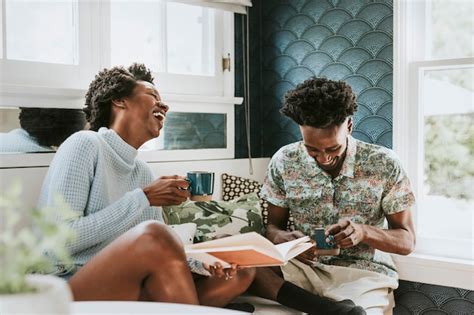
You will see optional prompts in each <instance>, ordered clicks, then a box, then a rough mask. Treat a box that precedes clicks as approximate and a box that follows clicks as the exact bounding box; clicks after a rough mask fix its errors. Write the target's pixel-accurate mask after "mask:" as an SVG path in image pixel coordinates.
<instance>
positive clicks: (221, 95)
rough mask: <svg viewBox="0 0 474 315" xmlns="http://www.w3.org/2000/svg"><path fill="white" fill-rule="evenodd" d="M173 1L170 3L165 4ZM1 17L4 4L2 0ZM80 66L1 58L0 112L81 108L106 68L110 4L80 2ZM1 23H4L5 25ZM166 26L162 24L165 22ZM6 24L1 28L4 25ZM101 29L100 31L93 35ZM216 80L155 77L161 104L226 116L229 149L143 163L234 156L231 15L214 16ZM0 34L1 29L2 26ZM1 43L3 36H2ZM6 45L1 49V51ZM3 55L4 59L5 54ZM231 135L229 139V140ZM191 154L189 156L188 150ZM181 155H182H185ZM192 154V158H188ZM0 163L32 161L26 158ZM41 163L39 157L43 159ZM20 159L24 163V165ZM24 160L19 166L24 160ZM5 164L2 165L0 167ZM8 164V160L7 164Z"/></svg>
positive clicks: (169, 154) (168, 154) (161, 155)
mask: <svg viewBox="0 0 474 315" xmlns="http://www.w3.org/2000/svg"><path fill="white" fill-rule="evenodd" d="M167 1H171V0H167ZM0 5H1V8H2V10H1V11H2V14H3V15H4V14H5V10H4V6H5V1H3V0H0ZM78 11H79V25H80V26H79V27H80V29H79V41H80V45H79V46H80V52H79V65H57V64H48V63H40V62H28V61H17V60H7V59H0V72H1V77H2V81H1V82H0V108H2V107H20V106H22V107H46V108H82V107H83V106H84V95H85V93H86V90H87V87H88V85H89V82H90V80H91V79H92V78H93V77H94V75H95V74H96V73H97V72H98V71H99V69H101V68H104V67H109V66H110V53H109V52H110V22H109V21H110V5H109V2H108V1H79V2H78ZM4 21H5V19H2V24H4V23H5V22H4ZM164 25H166V24H164ZM3 26H4V25H3ZM97 30H99V31H97ZM215 30H216V40H215V42H216V43H218V44H217V45H216V58H215V59H216V60H215V62H216V64H215V73H216V74H217V75H216V76H215V77H204V76H196V75H194V76H193V75H177V74H170V73H154V76H155V77H156V78H157V81H159V84H160V86H159V90H160V93H161V95H162V98H163V100H165V101H167V102H169V104H170V105H171V106H172V108H171V110H173V111H178V112H186V111H189V112H209V113H226V114H227V130H226V134H227V148H226V149H201V150H184V151H185V152H180V151H178V150H160V151H156V152H157V153H158V154H150V152H147V153H146V154H140V156H141V157H143V158H145V160H147V161H169V160H176V161H178V160H191V159H193V160H197V159H216V158H234V127H235V122H234V105H236V104H237V105H239V104H241V103H242V101H243V99H242V98H238V97H234V14H233V13H232V12H228V11H218V12H216V26H215ZM2 31H3V34H4V33H5V28H4V27H2ZM3 42H5V38H4V37H3ZM5 50H6V47H3V51H5ZM228 55H230V58H231V66H230V70H225V71H224V70H222V58H221V57H224V56H228ZM4 56H5V55H4ZM229 137H232V138H229ZM191 151H192V152H191ZM183 153H185V154H183ZM190 153H192V154H190ZM22 156H23V155H18V157H19V159H14V158H12V159H9V158H6V159H3V161H11V162H15V163H17V164H16V165H17V166H20V165H22V163H23V164H25V165H28V164H29V163H30V159H29V158H27V159H26V158H25V159H23V158H22ZM41 159H43V158H41ZM23 160H24V161H23ZM22 161H23V162H22ZM2 164H3V163H2ZM7 164H8V165H9V166H12V165H11V164H10V162H8V163H7Z"/></svg>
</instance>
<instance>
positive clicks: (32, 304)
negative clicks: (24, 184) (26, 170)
mask: <svg viewBox="0 0 474 315" xmlns="http://www.w3.org/2000/svg"><path fill="white" fill-rule="evenodd" d="M20 196H21V186H20V184H19V183H13V184H12V185H11V186H10V188H9V189H7V190H6V191H4V192H2V193H1V194H0V314H35V313H43V314H67V313H69V305H70V302H71V301H72V294H71V291H70V288H69V286H68V285H67V282H66V281H64V280H63V279H61V278H59V277H55V276H52V275H47V273H51V271H52V270H54V269H53V268H54V262H55V261H56V262H58V261H59V262H61V263H62V264H70V262H71V260H70V257H69V255H68V252H67V250H66V243H67V242H70V241H71V240H72V239H73V237H74V235H73V234H74V233H73V232H72V230H71V229H70V228H69V227H68V226H67V225H66V224H61V223H58V222H61V221H65V220H67V219H70V218H72V217H73V216H74V213H73V211H72V210H70V208H69V206H68V205H67V204H66V203H65V202H64V201H63V200H62V198H60V197H58V198H56V200H55V206H54V207H48V208H43V209H33V210H28V209H25V208H24V207H22V206H21V197H20Z"/></svg>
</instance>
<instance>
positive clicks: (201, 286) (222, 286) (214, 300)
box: [195, 268, 256, 307]
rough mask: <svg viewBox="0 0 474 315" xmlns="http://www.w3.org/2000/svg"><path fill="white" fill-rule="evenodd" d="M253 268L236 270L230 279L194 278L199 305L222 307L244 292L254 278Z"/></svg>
mask: <svg viewBox="0 0 474 315" xmlns="http://www.w3.org/2000/svg"><path fill="white" fill-rule="evenodd" d="M255 272H256V271H255V269H254V268H247V269H242V270H238V271H237V273H236V274H235V276H233V277H232V279H228V280H225V279H224V278H218V277H202V278H199V279H196V281H195V282H196V289H197V292H198V296H199V302H200V303H201V305H207V306H214V307H223V306H226V305H227V304H229V302H231V301H232V300H233V299H235V298H236V297H238V296H239V295H241V294H242V293H244V292H245V291H246V290H247V288H248V287H249V286H250V284H251V283H252V281H253V279H254V278H255Z"/></svg>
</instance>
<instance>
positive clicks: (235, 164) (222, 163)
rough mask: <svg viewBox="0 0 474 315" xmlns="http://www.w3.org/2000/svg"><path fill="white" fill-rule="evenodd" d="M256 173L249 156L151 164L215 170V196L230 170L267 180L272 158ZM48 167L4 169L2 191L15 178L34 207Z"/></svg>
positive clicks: (260, 162)
mask: <svg viewBox="0 0 474 315" xmlns="http://www.w3.org/2000/svg"><path fill="white" fill-rule="evenodd" d="M252 161H253V169H254V172H253V174H252V175H251V174H250V172H249V162H248V160H247V159H229V160H206V161H184V162H155V163H149V165H150V167H151V169H152V170H153V172H154V173H155V175H156V176H157V177H158V176H163V175H183V176H185V175H186V172H187V171H198V170H200V171H212V172H215V173H216V182H215V190H214V195H213V198H214V199H221V175H222V173H228V174H232V175H238V176H242V177H246V178H251V179H254V180H257V181H260V182H263V179H264V177H265V172H266V168H267V165H268V162H269V161H270V159H269V158H259V159H253V160H252ZM47 171H48V168H47V167H45V166H42V167H26V168H0V191H2V192H3V191H5V189H6V188H7V187H8V186H9V185H10V183H11V182H12V181H14V180H19V181H20V182H21V183H22V187H23V193H22V200H23V204H24V205H25V207H28V208H31V207H34V206H35V205H36V202H37V200H38V196H39V193H40V189H41V184H42V182H43V178H44V176H45V175H46V172H47Z"/></svg>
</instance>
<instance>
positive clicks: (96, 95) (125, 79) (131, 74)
mask: <svg viewBox="0 0 474 315" xmlns="http://www.w3.org/2000/svg"><path fill="white" fill-rule="evenodd" d="M153 80H154V78H153V76H152V74H151V71H150V69H148V68H147V67H146V66H145V65H144V64H138V63H134V64H132V65H131V66H130V67H128V69H125V68H124V67H119V66H117V67H113V68H110V69H104V70H102V71H101V72H99V73H98V74H97V75H96V76H95V78H94V80H93V81H92V82H91V84H90V85H89V90H88V91H87V93H86V103H85V105H86V107H85V108H84V112H85V113H86V118H87V121H88V122H89V124H90V129H91V130H94V131H97V130H99V128H100V127H109V125H110V115H111V111H112V101H113V100H117V99H121V98H124V97H127V96H130V95H132V93H133V89H134V88H135V86H136V84H137V81H147V82H150V83H153Z"/></svg>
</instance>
